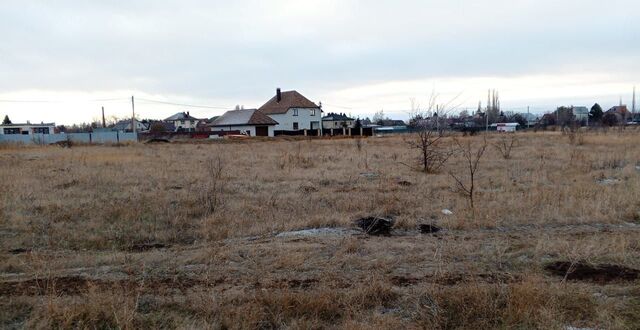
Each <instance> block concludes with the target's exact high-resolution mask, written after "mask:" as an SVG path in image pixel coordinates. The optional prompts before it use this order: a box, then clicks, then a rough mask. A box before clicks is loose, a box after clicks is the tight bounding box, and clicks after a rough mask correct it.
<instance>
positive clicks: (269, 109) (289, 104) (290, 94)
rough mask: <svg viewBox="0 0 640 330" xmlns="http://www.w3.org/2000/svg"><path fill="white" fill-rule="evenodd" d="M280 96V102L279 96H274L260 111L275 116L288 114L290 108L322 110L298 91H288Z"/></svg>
mask: <svg viewBox="0 0 640 330" xmlns="http://www.w3.org/2000/svg"><path fill="white" fill-rule="evenodd" d="M280 95H281V98H280V102H278V100H277V97H278V96H277V95H274V96H273V97H272V98H271V100H269V101H267V103H265V104H264V105H263V106H261V107H260V108H259V109H258V110H260V111H262V113H264V114H267V115H273V114H279V113H286V112H287V111H288V110H289V109H290V108H318V109H319V108H320V107H319V106H318V105H316V104H315V103H313V102H311V101H310V100H309V99H308V98H306V97H304V96H302V94H300V93H298V92H297V91H286V92H282V93H280Z"/></svg>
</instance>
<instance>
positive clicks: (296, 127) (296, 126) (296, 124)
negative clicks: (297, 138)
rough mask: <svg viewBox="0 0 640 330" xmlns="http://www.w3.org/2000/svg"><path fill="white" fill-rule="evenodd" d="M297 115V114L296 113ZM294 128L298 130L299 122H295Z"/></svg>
mask: <svg viewBox="0 0 640 330" xmlns="http://www.w3.org/2000/svg"><path fill="white" fill-rule="evenodd" d="M294 116H296V115H294ZM293 129H295V130H297V129H298V123H293Z"/></svg>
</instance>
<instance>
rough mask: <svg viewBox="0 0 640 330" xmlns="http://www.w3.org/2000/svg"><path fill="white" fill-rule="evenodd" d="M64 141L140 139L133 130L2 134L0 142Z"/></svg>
mask: <svg viewBox="0 0 640 330" xmlns="http://www.w3.org/2000/svg"><path fill="white" fill-rule="evenodd" d="M62 141H71V142H76V143H89V144H91V143H97V144H102V143H122V142H135V141H138V135H137V133H133V132H119V131H114V132H93V133H61V134H31V135H21V134H0V143H2V142H8V143H23V144H53V143H58V142H62Z"/></svg>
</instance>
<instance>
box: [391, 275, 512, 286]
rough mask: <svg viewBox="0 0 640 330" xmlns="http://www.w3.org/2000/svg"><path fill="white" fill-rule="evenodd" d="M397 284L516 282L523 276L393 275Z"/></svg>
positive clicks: (452, 284)
mask: <svg viewBox="0 0 640 330" xmlns="http://www.w3.org/2000/svg"><path fill="white" fill-rule="evenodd" d="M389 281H390V282H391V284H393V285H395V286H402V287H405V286H412V285H417V284H420V283H434V284H439V285H446V286H454V285H458V284H460V283H474V282H481V283H488V284H503V283H516V282H519V281H521V277H520V276H519V275H516V274H511V273H480V274H446V275H427V276H422V277H413V276H393V277H391V278H390V279H389Z"/></svg>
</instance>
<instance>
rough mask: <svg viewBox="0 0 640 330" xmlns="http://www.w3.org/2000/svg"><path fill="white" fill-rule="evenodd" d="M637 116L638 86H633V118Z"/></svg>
mask: <svg viewBox="0 0 640 330" xmlns="http://www.w3.org/2000/svg"><path fill="white" fill-rule="evenodd" d="M635 117H636V86H633V99H632V100H631V120H635Z"/></svg>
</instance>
